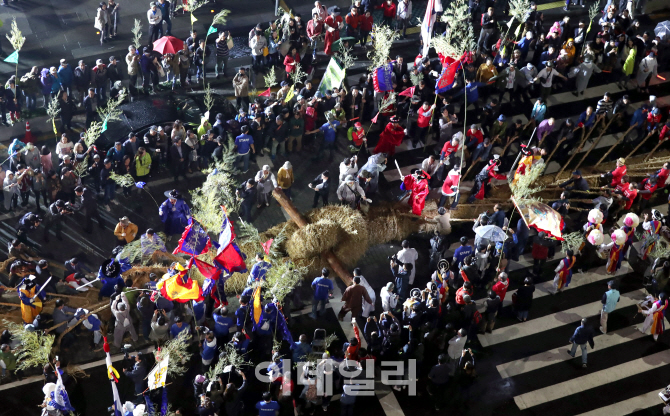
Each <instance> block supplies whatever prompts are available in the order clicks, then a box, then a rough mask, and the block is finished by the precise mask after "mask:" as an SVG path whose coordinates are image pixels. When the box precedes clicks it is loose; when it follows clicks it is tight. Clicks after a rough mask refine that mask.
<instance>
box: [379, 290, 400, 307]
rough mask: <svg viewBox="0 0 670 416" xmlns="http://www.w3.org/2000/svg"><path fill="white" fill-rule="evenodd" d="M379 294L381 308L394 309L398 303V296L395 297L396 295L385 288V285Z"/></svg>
mask: <svg viewBox="0 0 670 416" xmlns="http://www.w3.org/2000/svg"><path fill="white" fill-rule="evenodd" d="M379 296H380V297H381V298H382V309H383V310H384V312H388V311H390V310H392V309H395V307H396V305H397V304H398V298H396V295H395V294H394V293H393V292H389V291H388V290H387V289H386V286H384V287H383V288H382V290H381V291H380V292H379Z"/></svg>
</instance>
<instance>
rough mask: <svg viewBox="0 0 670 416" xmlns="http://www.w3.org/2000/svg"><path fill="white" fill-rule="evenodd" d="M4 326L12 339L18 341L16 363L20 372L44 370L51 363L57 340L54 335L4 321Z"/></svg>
mask: <svg viewBox="0 0 670 416" xmlns="http://www.w3.org/2000/svg"><path fill="white" fill-rule="evenodd" d="M2 324H3V326H4V327H5V328H7V329H8V330H9V332H10V333H11V334H12V339H13V340H16V341H18V344H19V347H18V348H17V351H16V363H17V368H18V369H19V370H27V369H29V368H33V367H39V368H42V367H44V366H45V365H47V364H49V363H50V359H49V356H50V354H51V347H52V346H53V343H54V340H55V339H56V337H55V336H53V335H43V334H42V333H41V332H39V331H29V330H27V329H26V328H25V327H24V326H23V325H21V324H17V323H15V322H10V321H8V320H6V319H3V320H2Z"/></svg>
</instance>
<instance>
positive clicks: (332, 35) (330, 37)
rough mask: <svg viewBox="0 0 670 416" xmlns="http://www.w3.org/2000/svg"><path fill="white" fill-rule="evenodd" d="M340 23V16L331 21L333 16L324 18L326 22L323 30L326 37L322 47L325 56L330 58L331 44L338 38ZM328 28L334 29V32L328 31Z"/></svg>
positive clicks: (331, 52)
mask: <svg viewBox="0 0 670 416" xmlns="http://www.w3.org/2000/svg"><path fill="white" fill-rule="evenodd" d="M340 23H342V16H337V17H336V18H334V19H333V16H328V17H326V20H325V21H324V30H325V31H326V36H325V39H324V42H325V45H324V52H325V53H326V55H328V56H330V55H332V54H333V49H332V48H333V42H335V41H336V40H338V39H339V38H340V30H339V27H340V26H339V25H340ZM329 27H332V28H333V29H335V30H334V31H332V32H331V31H330V30H328V28H329Z"/></svg>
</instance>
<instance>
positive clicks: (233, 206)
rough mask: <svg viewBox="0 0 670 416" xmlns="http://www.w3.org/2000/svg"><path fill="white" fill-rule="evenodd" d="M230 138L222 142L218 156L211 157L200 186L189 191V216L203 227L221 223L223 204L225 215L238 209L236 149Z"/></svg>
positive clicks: (209, 227) (208, 228) (215, 227)
mask: <svg viewBox="0 0 670 416" xmlns="http://www.w3.org/2000/svg"><path fill="white" fill-rule="evenodd" d="M234 147H235V144H234V142H233V140H232V139H230V140H229V141H228V143H227V144H225V145H224V150H223V152H222V160H221V161H215V162H214V163H213V164H212V165H211V168H210V169H209V170H206V171H205V173H207V179H206V180H205V182H204V183H203V184H202V186H201V187H200V188H197V189H195V190H193V191H191V205H192V208H191V211H192V213H193V217H194V218H196V219H197V220H198V222H199V223H200V224H201V225H202V226H203V227H204V228H205V229H206V230H218V229H219V228H220V227H221V224H222V223H223V211H222V210H221V206H224V207H225V208H226V211H227V212H228V215H230V214H232V213H233V212H236V211H237V210H238V209H239V206H240V201H239V200H238V198H237V196H236V195H235V189H236V188H237V185H238V183H237V180H236V179H235V175H236V174H237V173H238V171H237V169H236V168H235V158H236V152H235V150H234Z"/></svg>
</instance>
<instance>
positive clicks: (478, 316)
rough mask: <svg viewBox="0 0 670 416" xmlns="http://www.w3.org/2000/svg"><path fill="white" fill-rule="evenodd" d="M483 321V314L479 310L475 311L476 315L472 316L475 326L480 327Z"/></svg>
mask: <svg viewBox="0 0 670 416" xmlns="http://www.w3.org/2000/svg"><path fill="white" fill-rule="evenodd" d="M482 319H483V317H482V314H481V313H479V311H478V310H475V313H474V314H473V315H472V323H474V324H475V325H479V323H480V322H481V321H482Z"/></svg>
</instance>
